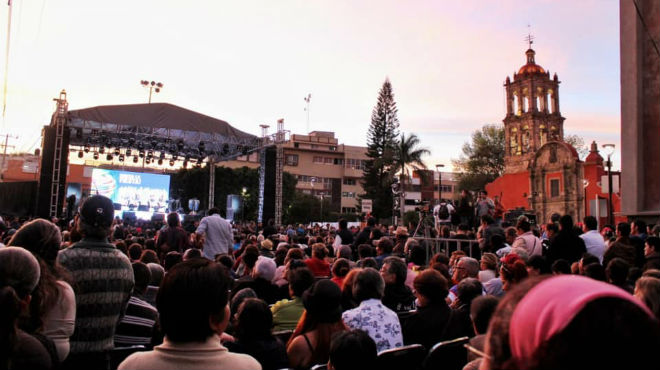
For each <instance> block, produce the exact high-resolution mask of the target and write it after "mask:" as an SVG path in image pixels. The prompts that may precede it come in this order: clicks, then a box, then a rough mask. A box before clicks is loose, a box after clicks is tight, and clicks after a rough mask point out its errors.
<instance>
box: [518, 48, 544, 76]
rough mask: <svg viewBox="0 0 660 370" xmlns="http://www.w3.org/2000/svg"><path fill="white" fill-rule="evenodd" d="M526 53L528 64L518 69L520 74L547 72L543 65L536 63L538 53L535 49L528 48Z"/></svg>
mask: <svg viewBox="0 0 660 370" xmlns="http://www.w3.org/2000/svg"><path fill="white" fill-rule="evenodd" d="M525 54H526V55H527V64H525V65H524V66H522V67H520V69H519V70H518V74H519V75H521V74H526V73H528V74H533V73H539V74H540V73H542V74H545V73H546V72H545V69H543V67H541V66H540V65H538V64H536V62H535V61H534V55H535V54H536V53H535V52H534V50H533V49H528V50H527V51H526V52H525Z"/></svg>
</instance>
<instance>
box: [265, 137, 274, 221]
mask: <svg viewBox="0 0 660 370" xmlns="http://www.w3.org/2000/svg"><path fill="white" fill-rule="evenodd" d="M265 153H266V178H265V180H264V213H263V221H264V225H266V224H267V222H268V220H270V219H273V220H275V172H276V171H275V170H276V169H277V168H276V167H277V163H276V161H277V149H276V148H275V147H268V148H266V150H265Z"/></svg>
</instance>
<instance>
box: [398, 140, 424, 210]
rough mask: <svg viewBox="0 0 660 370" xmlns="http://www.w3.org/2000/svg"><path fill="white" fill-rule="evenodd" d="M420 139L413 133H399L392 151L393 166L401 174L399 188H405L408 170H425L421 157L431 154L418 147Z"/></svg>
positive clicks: (408, 174) (408, 175)
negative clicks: (399, 135)
mask: <svg viewBox="0 0 660 370" xmlns="http://www.w3.org/2000/svg"><path fill="white" fill-rule="evenodd" d="M419 144H420V140H419V137H417V135H415V134H410V135H409V136H408V137H406V134H405V133H401V139H399V141H398V143H397V146H396V150H395V152H394V167H395V168H396V170H397V171H398V172H399V173H400V176H401V188H402V189H404V191H405V189H406V186H405V185H406V184H405V182H406V179H407V178H409V177H410V170H413V171H416V170H425V169H426V164H424V161H422V157H423V156H425V155H429V154H431V152H430V151H429V150H428V149H426V148H420V147H419ZM403 216H404V215H403V207H401V219H402V220H403V218H404V217H403Z"/></svg>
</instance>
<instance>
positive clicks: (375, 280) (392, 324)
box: [342, 268, 403, 352]
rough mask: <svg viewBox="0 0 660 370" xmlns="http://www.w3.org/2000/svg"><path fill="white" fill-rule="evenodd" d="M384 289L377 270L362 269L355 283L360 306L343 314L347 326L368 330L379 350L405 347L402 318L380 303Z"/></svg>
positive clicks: (356, 297)
mask: <svg viewBox="0 0 660 370" xmlns="http://www.w3.org/2000/svg"><path fill="white" fill-rule="evenodd" d="M384 291H385V282H384V281H383V278H382V277H381V276H380V274H379V273H378V271H376V270H375V269H372V268H366V269H364V270H362V271H360V272H359V273H358V274H357V275H356V277H355V281H354V282H353V295H354V296H355V299H356V301H358V302H360V305H359V306H357V307H356V308H353V309H351V310H348V311H346V312H344V313H343V314H342V319H343V320H344V323H345V324H346V326H348V327H349V328H351V329H362V330H364V331H366V332H367V333H369V336H370V337H371V338H372V339H373V340H374V341H375V342H376V347H377V348H378V352H381V351H384V350H387V349H392V348H396V347H401V346H403V336H402V335H401V324H400V323H399V317H398V316H397V315H396V313H395V312H394V311H392V310H390V309H389V308H387V307H385V305H383V303H382V302H381V298H382V297H383V293H384Z"/></svg>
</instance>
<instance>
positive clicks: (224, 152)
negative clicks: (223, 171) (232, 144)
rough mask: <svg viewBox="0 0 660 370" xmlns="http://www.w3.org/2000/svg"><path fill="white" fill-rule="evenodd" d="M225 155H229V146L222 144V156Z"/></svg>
mask: <svg viewBox="0 0 660 370" xmlns="http://www.w3.org/2000/svg"><path fill="white" fill-rule="evenodd" d="M227 153H229V144H227V143H224V144H223V145H222V155H227Z"/></svg>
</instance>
